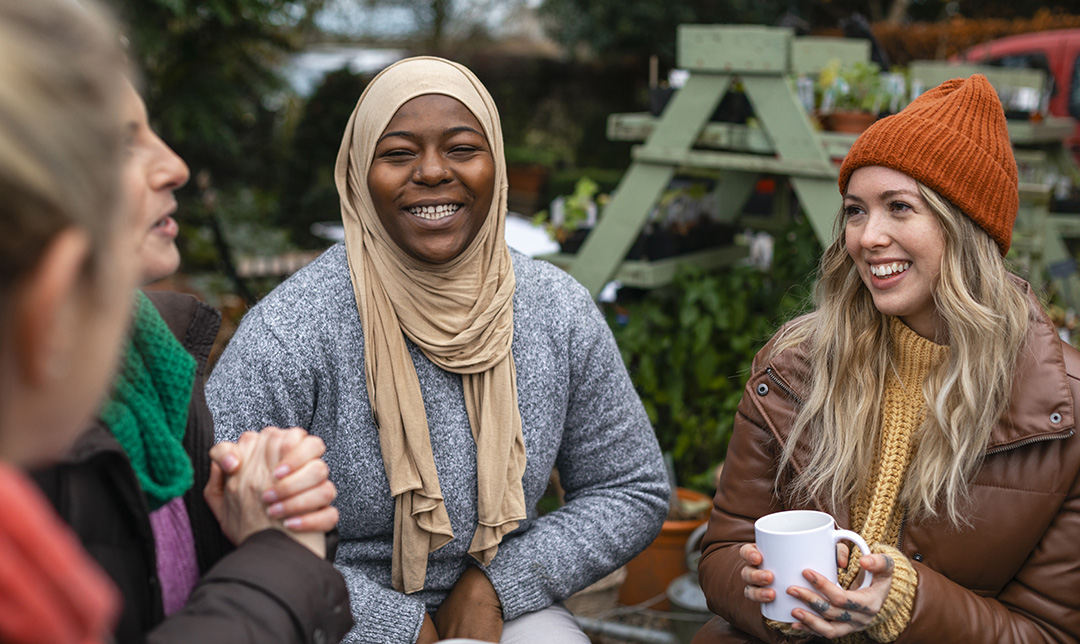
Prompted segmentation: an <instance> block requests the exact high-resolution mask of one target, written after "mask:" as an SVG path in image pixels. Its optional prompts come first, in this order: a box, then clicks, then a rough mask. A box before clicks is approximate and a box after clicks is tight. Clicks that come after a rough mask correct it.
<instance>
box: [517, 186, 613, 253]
mask: <svg viewBox="0 0 1080 644" xmlns="http://www.w3.org/2000/svg"><path fill="white" fill-rule="evenodd" d="M599 192H600V184H598V183H597V182H596V181H594V180H592V179H591V178H589V177H581V178H580V179H578V180H577V183H576V184H574V192H572V193H571V194H569V195H566V196H565V197H563V211H562V219H561V221H558V220H556V218H554V217H552V213H551V212H550V210H541V211H540V212H538V213H536V214H535V215H533V219H532V221H533V223H534V224H537V225H543V226H544V228H545V229H546V230H547V232H548V235H550V236H551V238H552V239H554V240H556V241H559V242H562V241H565V238H566V236H567V235H568V234H569V233H570V232H572V231H575V230H577V229H579V228H583V227H584V225H585V224H586V222H587V221H588V219H589V210H590V208H596V207H598V206H599V205H601V204H602V203H603V202H604V200H605V199H606V195H602V194H598V193H599Z"/></svg>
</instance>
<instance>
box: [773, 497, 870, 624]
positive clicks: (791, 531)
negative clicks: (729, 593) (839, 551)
mask: <svg viewBox="0 0 1080 644" xmlns="http://www.w3.org/2000/svg"><path fill="white" fill-rule="evenodd" d="M754 534H755V538H756V539H757V549H758V550H759V551H760V552H761V557H762V563H761V569H762V570H768V571H769V572H771V573H772V574H773V583H772V584H771V585H770V586H768V588H772V589H773V590H774V591H776V599H774V600H773V601H771V602H767V603H764V604H762V605H761V614H762V615H764V616H765V617H766V618H767V619H771V620H775V621H777V622H789V623H790V622H795V621H798V620H796V619H795V618H794V617H792V615H791V611H792V610H793V609H796V608H808V606H807V605H806V603H805V602H803V601H802V600H799V599H796V598H795V597H792V596H791V595H789V594H787V589H788V588H790V587H791V586H801V587H803V588H811V586H810V582H809V581H807V580H806V578H805V577H803V571H804V570H807V569H809V570H813V571H814V572H816V573H818V574H820V575H821V576H823V577H825V578H826V579H828V580H829V581H831V582H832V583H834V584H835V583H836V572H837V567H836V544H837V543H839V542H840V541H851V542H852V543H854V544H855V545H856V546H858V547H859V549H860V550H862V553H863V555H869V554H871V553H870V548H869V547H868V546H867V545H866V541H864V540H863V538H862V537H860V536H859V535H857V534H855V533H854V532H852V531H851V530H838V529H836V521H835V520H834V519H833V518H832V516H831V515H829V514H826V513H825V512H817V511H815V510H788V511H786V512H774V513H773V514H767V515H765V516H763V517H761V518H760V519H758V520H757V521H755V522H754ZM871 581H873V575H871V574H870V573H869V572H867V573H866V575H865V578H864V580H863V583H862V586H860V588H866V587H867V586H868V585H870V582H871Z"/></svg>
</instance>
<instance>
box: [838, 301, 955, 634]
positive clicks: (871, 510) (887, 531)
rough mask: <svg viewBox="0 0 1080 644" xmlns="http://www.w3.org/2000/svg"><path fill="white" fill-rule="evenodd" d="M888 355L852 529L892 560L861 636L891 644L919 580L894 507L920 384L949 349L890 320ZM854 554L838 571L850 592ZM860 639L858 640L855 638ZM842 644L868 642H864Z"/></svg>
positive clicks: (919, 408)
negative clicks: (877, 430) (884, 590)
mask: <svg viewBox="0 0 1080 644" xmlns="http://www.w3.org/2000/svg"><path fill="white" fill-rule="evenodd" d="M889 332H890V335H891V336H892V341H893V343H892V354H893V365H894V366H895V370H894V371H892V372H890V373H889V374H888V375H887V376H886V378H885V392H884V397H883V398H884V399H883V401H882V407H881V435H880V438H879V440H878V443H877V446H876V448H875V453H874V465H873V469H872V470H871V476H870V480H869V481H868V483H867V485H866V486H864V487H863V488H862V489H861V490H860V492H859V494H858V495H857V496H856V498H855V503H854V505H853V506H852V508H851V525H852V527H853V528H854V529H855V531H856V532H858V533H859V535H861V536H862V538H863V539H866V542H867V543H869V544H871V549H872V550H873V551H874V552H875V553H884V554H887V555H889V556H890V557H892V559H893V562H894V563H895V564H896V567H895V569H894V571H893V578H892V587H891V588H890V589H889V595H888V596H887V597H886V598H885V603H884V605H883V606H882V607H881V610H880V611H879V612H878V614H877V616H876V617H875V618H874V621H873V622H871V624H870V627H869V628H867V629H866V631H865V634H866V635H868V636H869V637H870V638H871V639H873V640H875V641H878V642H892V641H893V640H895V639H896V638H897V637H899V636H900V633H901V632H903V630H904V628H906V627H907V624H908V621H909V620H910V619H911V610H912V607H913V606H914V603H915V589H916V586H917V585H918V577H917V575H916V573H915V569H914V568H913V567H912V565H911V562H909V561H908V559H907V557H905V556H904V555H903V554H902V553H901V552H900V551H899V550H898V549H897V547H898V546H899V545H900V527H901V524H902V523H903V518H904V508H903V507H902V506H901V505H900V504H899V503H897V497H898V496H899V493H900V486H901V484H902V483H903V480H904V475H905V474H906V473H907V468H908V465H910V464H911V458H912V456H913V454H914V452H915V445H914V442H913V436H914V434H915V432H916V430H917V429H918V428H919V426H920V425H922V423H923V420H924V419H925V418H926V399H925V397H924V396H923V383H924V382H926V379H927V377H928V376H929V374H930V370H931V369H932V368H933V367H934V366H936V365H937V364H938V363H939V362H941V361H942V360H944V359H946V358H947V357H948V355H949V348H948V347H947V346H942V345H938V344H934V343H933V342H931V341H929V340H927V339H926V338H923V337H922V336H920V335H919V334H917V333H915V332H914V331H912V330H911V329H909V328H908V327H907V325H905V324H904V323H903V322H902V321H901V320H900V319H899V318H892V319H891V321H890V326H889ZM860 554H861V553H860V552H859V550H858V548H855V549H854V550H853V551H852V556H851V561H850V563H849V565H848V567H847V570H844V571H841V575H840V583H841V585H843V586H849V585H850V584H851V583H852V582H853V581H854V579H855V575H856V574H857V573H858V570H859V567H858V560H859V555H860ZM857 635H861V634H857ZM845 641H863V642H865V641H867V639H866V638H864V637H855V638H848V639H846V640H845Z"/></svg>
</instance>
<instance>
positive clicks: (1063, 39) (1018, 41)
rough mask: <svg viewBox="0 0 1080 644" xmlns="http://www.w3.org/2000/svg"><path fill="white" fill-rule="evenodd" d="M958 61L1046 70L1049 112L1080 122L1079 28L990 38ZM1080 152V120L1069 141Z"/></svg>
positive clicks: (1075, 152)
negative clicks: (1048, 87) (1048, 86)
mask: <svg viewBox="0 0 1080 644" xmlns="http://www.w3.org/2000/svg"><path fill="white" fill-rule="evenodd" d="M957 58H958V60H962V61H967V62H972V63H979V64H986V65H994V66H998V67H1022V68H1027V69H1040V70H1042V71H1044V72H1047V74H1048V76H1049V79H1050V106H1049V107H1050V114H1052V115H1053V116H1070V117H1072V118H1074V119H1077V121H1078V122H1080V29H1057V30H1053V31H1039V32H1035V33H1030V34H1020V35H1018V36H1008V37H1006V38H999V39H997V40H991V41H990V42H988V43H985V44H982V45H978V46H976V47H972V48H971V49H969V50H967V51H966V52H964V53H963V54H961V55H960V56H958V57H957ZM1066 143H1067V144H1068V146H1069V148H1070V149H1071V150H1072V151H1073V154H1074V155H1077V154H1078V153H1080V123H1078V125H1077V129H1076V130H1074V131H1073V134H1072V136H1071V137H1069V140H1068V141H1067V142H1066Z"/></svg>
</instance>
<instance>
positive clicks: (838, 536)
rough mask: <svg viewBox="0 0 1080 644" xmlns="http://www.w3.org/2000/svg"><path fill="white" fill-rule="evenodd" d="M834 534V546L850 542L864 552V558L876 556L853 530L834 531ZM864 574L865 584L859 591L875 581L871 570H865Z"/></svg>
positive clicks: (863, 583)
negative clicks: (842, 542)
mask: <svg viewBox="0 0 1080 644" xmlns="http://www.w3.org/2000/svg"><path fill="white" fill-rule="evenodd" d="M832 534H833V544H837V543H840V542H841V541H850V542H852V543H854V544H855V545H856V546H858V547H859V550H862V553H863V555H864V556H866V555H872V554H874V553H873V552H871V551H870V546H868V545H866V541H865V540H863V538H862V537H860V536H859V535H858V534H856V533H854V532H852V531H851V530H833V533H832ZM863 572H865V573H866V574H865V575H863V582H862V585H861V586H859V588H858V590H862V589H863V588H866V587H867V586H869V585H870V584H871V583H872V582H873V581H874V573H872V572H870V571H869V570H864V571H863Z"/></svg>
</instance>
